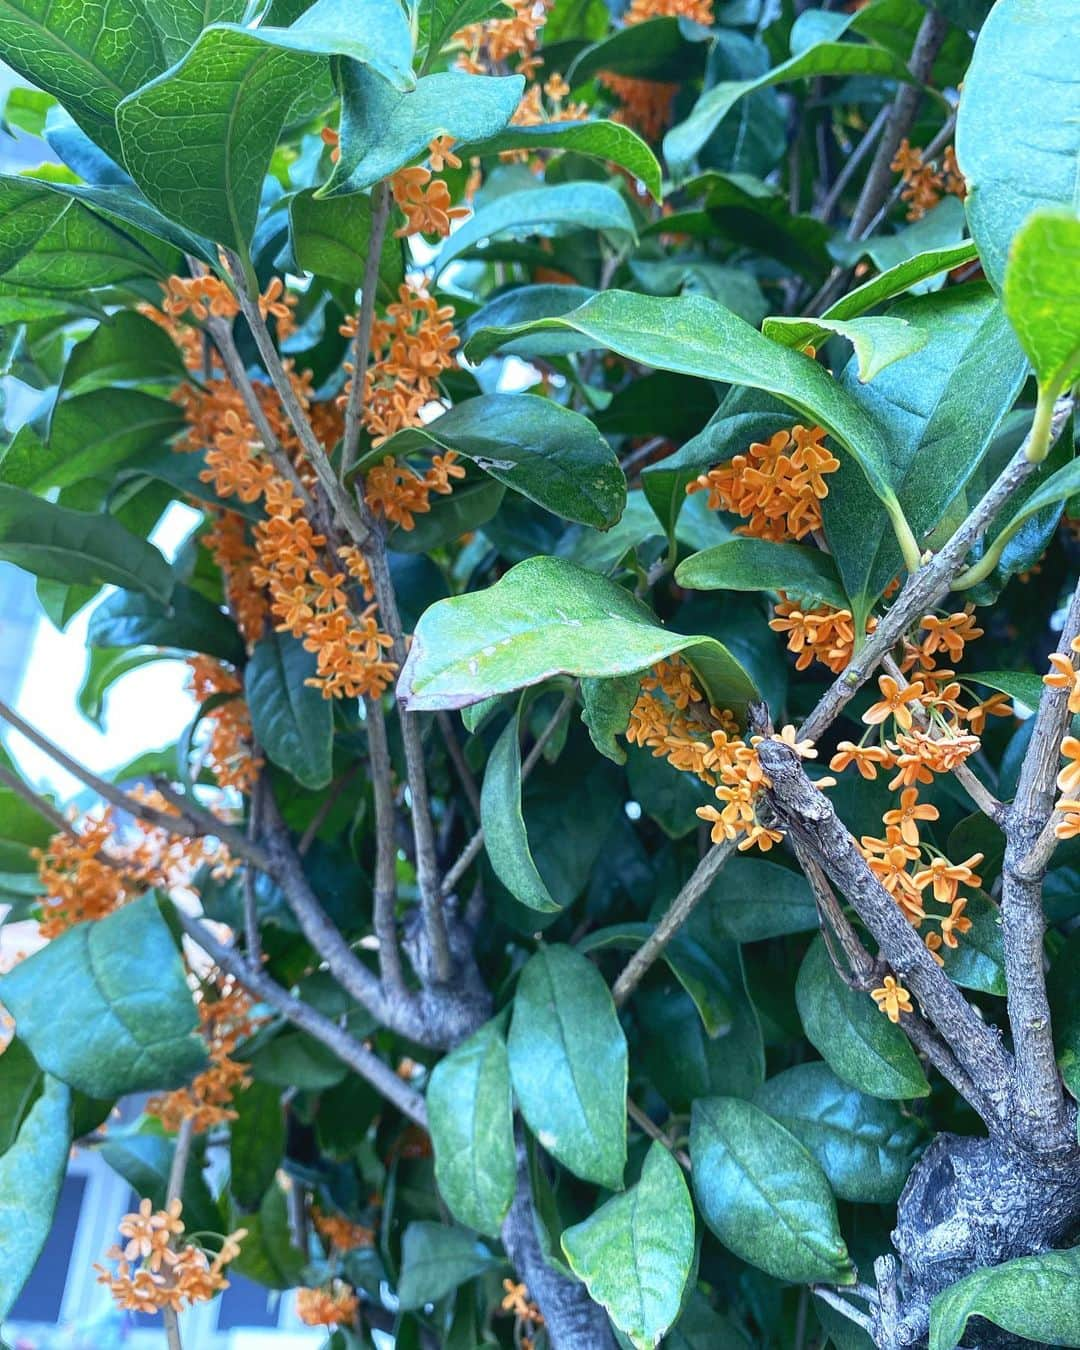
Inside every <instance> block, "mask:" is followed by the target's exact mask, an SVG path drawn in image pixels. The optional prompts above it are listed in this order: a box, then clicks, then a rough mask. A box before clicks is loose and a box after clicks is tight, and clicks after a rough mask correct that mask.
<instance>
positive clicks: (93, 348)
mask: <svg viewBox="0 0 1080 1350" xmlns="http://www.w3.org/2000/svg"><path fill="white" fill-rule="evenodd" d="M185 373H186V372H185V370H184V363H183V361H182V360H181V358H180V353H179V351H178V350H177V348H176V345H175V343H174V342H173V340H172V338H171V337H169V335H168V333H166V332H165V330H164V329H163V328H162V327H161V326H160V324H156V323H154V322H153V321H152V320H150V319H148V318H147V317H146V316H145V315H144V314H140V313H138V311H137V310H133V309H122V310H120V311H119V312H118V313H116V314H113V315H110V316H109V318H108V319H106V320H104V321H103V322H101V323H99V324H98V326H97V327H96V328H95V329H94V331H93V332H92V333H91V334H90V336H89V337H88V338H85V339H84V340H83V341H82V342H80V343H78V344H77V345H76V346H75V347H74V348H73V349H72V352H71V355H70V356H69V357H68V360H67V365H66V366H65V367H64V377H63V382H62V385H61V392H62V394H65V395H72V394H85V393H87V392H88V391H89V390H91V389H111V388H115V387H116V386H117V385H118V384H137V383H143V382H149V381H154V382H157V381H163V380H173V379H176V378H183V376H184V375H185ZM61 406H63V405H61ZM57 412H59V409H58V410H57ZM55 424H56V414H54V416H53V434H55Z"/></svg>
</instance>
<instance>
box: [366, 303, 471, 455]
mask: <svg viewBox="0 0 1080 1350" xmlns="http://www.w3.org/2000/svg"><path fill="white" fill-rule="evenodd" d="M453 318H454V309H453V306H452V305H439V304H437V303H436V301H435V299H434V297H432V296H430V295H429V294H428V293H427V291H426V290H424V289H423V288H422V287H421V286H416V285H412V284H410V283H408V282H406V283H404V284H403V285H402V286H401V287H399V289H398V299H397V300H396V301H395V302H394V303H393V304H390V305H387V307H386V315H385V317H384V318H381V319H376V320H375V322H374V323H373V324H372V329H371V350H372V353H373V354H374V360H373V361H372V363H371V365H370V366H369V367H368V369H367V370H366V371H365V372H364V407H363V422H364V426H365V428H366V429H367V431H368V432H369V433H370V434H371V436H372V437H373V438H374V442H375V444H376V445H378V444H380V443H381V442H382V441H384V440H386V439H387V437H389V436H392V435H393V434H394V432H395V431H401V430H402V429H403V428H405V427H414V426H418V425H419V424H420V420H421V419H420V413H421V410H422V409H424V408H425V407H427V405H429V404H431V403H435V402H437V401H438V400H439V390H438V387H437V385H436V381H437V380H438V378H439V376H440V375H441V374H442V373H443V371H444V370H450V369H451V368H452V367H453V365H454V360H455V358H454V351H455V349H456V348H457V346H458V337H457V335H456V333H455V332H454V325H453ZM341 331H342V333H343V334H344V335H345V336H346V337H351V336H352V335H353V334H354V333H355V332H356V324H355V320H353V319H350V320H348V321H347V322H346V323H345V324H343V325H342V328H341Z"/></svg>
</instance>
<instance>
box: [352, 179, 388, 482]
mask: <svg viewBox="0 0 1080 1350" xmlns="http://www.w3.org/2000/svg"><path fill="white" fill-rule="evenodd" d="M389 218H390V184H389V182H388V181H387V179H385V178H383V179H381V180H380V181H379V182H378V183H376V184H375V186H374V188H372V190H371V233H370V234H369V235H368V251H367V259H366V260H365V262H364V279H363V284H362V289H361V291H360V313H359V315H358V316H357V321H356V337H355V339H354V341H353V356H352V367H353V377H352V387H351V388H350V389H349V398H348V401H347V402H346V404H345V433H344V436H343V437H342V444H341V478H342V481H344V480H345V477H346V475H347V474H348V472H349V470H350V469H351V468H352V467H353V465H354V464H355V463H356V460H357V455H358V450H359V443H360V413H361V407H362V404H363V401H364V375H365V372H366V371H367V363H368V357H369V355H370V353H371V326H372V323H373V321H374V319H375V295H376V292H377V290H378V287H379V264H380V262H381V261H382V249H383V240H384V238H385V237H386V223H387V221H388V220H389Z"/></svg>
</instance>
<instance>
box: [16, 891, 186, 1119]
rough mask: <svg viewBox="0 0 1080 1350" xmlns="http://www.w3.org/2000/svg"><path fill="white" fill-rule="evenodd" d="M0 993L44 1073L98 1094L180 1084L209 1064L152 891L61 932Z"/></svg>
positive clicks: (170, 938) (169, 935)
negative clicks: (90, 920) (105, 916)
mask: <svg viewBox="0 0 1080 1350" xmlns="http://www.w3.org/2000/svg"><path fill="white" fill-rule="evenodd" d="M0 998H2V999H3V1002H4V1005H5V1007H6V1008H7V1009H8V1011H9V1012H10V1013H11V1015H12V1017H14V1019H15V1025H16V1029H17V1032H18V1035H19V1036H20V1038H21V1039H22V1040H23V1041H25V1042H26V1046H27V1048H28V1049H29V1050H30V1052H31V1054H32V1055H33V1056H34V1058H35V1059H36V1060H37V1062H38V1063H39V1064H40V1065H41V1067H42V1068H43V1069H44V1070H45V1071H46V1073H50V1074H52V1075H53V1076H54V1077H56V1078H59V1079H60V1080H61V1081H62V1082H65V1083H68V1084H69V1085H70V1086H71V1087H74V1088H78V1090H79V1091H80V1092H85V1093H86V1094H87V1095H88V1096H91V1097H101V1098H106V1097H119V1096H122V1095H123V1094H124V1093H126V1092H142V1091H150V1090H151V1089H163V1088H173V1087H178V1086H179V1085H180V1084H181V1083H182V1082H183V1081H184V1080H185V1079H186V1078H187V1077H188V1075H189V1074H192V1073H194V1072H195V1071H196V1070H198V1069H200V1068H201V1067H202V1065H203V1063H204V1061H205V1049H204V1046H203V1043H202V1041H201V1040H200V1039H199V1037H198V1036H197V1035H196V1034H195V1030H196V1027H197V1025H198V1017H197V1016H196V1012H195V1005H194V1003H193V1002H192V1000H191V991H190V989H189V988H188V984H187V980H186V979H185V976H184V967H183V964H182V962H181V960H180V954H179V952H178V951H177V948H176V943H175V942H174V941H173V936H172V933H171V932H170V931H169V926H168V924H167V923H166V922H165V920H164V919H163V918H162V916H161V912H160V910H159V909H158V902H157V900H156V898H155V897H154V896H153V895H147V896H144V897H143V898H142V899H140V900H134V901H132V902H131V903H130V904H127V905H124V906H123V907H122V908H121V909H118V910H116V912H115V913H113V914H110V915H109V916H108V917H107V918H104V919H98V920H95V922H93V923H82V924H77V925H76V926H75V927H74V928H69V929H68V930H67V932H65V933H62V934H61V935H60V937H58V938H54V939H53V940H52V942H50V943H49V945H48V946H47V947H43V948H42V949H41V950H40V951H37V952H35V953H34V954H33V956H30V957H28V958H27V959H26V960H25V961H23V962H21V963H20V964H19V965H18V966H16V967H15V969H14V970H12V971H11V972H10V973H9V974H7V975H5V976H3V977H2V978H0Z"/></svg>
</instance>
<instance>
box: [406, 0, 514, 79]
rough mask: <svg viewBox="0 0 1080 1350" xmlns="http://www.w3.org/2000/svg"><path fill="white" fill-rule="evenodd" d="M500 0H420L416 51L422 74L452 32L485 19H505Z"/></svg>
mask: <svg viewBox="0 0 1080 1350" xmlns="http://www.w3.org/2000/svg"><path fill="white" fill-rule="evenodd" d="M509 16H510V10H509V9H508V8H507V7H506V6H505V5H504V4H503V3H502V0H421V3H420V5H419V6H418V7H417V20H418V22H417V28H418V30H419V33H418V38H417V44H416V47H417V54H418V55H420V56H422V57H423V59H424V64H423V71H424V72H425V73H426V72H427V70H429V69H430V67H431V65H432V64H433V62H434V61H435V59H436V58H437V57H438V55H439V53H440V52H441V51H442V49H443V47H444V46H445V45H446V44H447V43H448V42H449V41H450V39H451V38H452V37H453V36H454V34H455V33H459V32H460V31H461V30H462V29H463V28H467V27H468V26H469V24H473V23H483V21H484V20H485V19H493V18H504V19H505V18H509Z"/></svg>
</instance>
